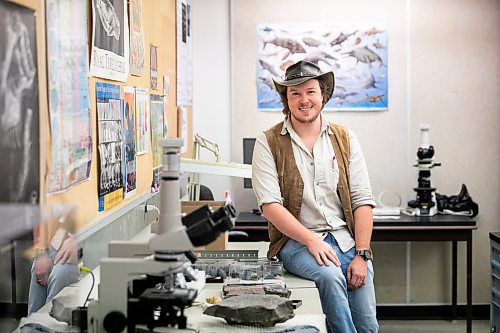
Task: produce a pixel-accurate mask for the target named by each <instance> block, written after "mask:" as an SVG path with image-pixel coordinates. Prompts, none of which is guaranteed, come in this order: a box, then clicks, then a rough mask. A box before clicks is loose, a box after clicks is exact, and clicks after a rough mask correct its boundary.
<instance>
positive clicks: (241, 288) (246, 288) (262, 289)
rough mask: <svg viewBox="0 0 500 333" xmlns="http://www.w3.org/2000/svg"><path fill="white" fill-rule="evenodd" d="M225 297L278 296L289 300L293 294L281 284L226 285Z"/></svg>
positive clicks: (223, 288) (223, 289)
mask: <svg viewBox="0 0 500 333" xmlns="http://www.w3.org/2000/svg"><path fill="white" fill-rule="evenodd" d="M222 294H223V295H224V297H232V296H238V295H247V294H257V295H265V294H270V295H278V296H281V297H286V298H289V297H290V295H291V294H292V292H291V291H290V290H288V288H286V287H283V286H282V285H280V284H261V283H259V284H226V285H225V286H224V287H222Z"/></svg>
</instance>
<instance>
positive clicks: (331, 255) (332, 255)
mask: <svg viewBox="0 0 500 333" xmlns="http://www.w3.org/2000/svg"><path fill="white" fill-rule="evenodd" d="M328 259H330V261H331V262H333V264H334V265H335V266H337V267H340V260H339V257H337V254H336V253H335V252H333V253H332V252H328Z"/></svg>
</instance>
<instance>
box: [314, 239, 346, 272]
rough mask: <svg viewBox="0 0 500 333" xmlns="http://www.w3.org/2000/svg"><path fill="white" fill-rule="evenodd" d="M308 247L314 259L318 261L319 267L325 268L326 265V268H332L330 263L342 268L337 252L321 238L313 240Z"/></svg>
mask: <svg viewBox="0 0 500 333" xmlns="http://www.w3.org/2000/svg"><path fill="white" fill-rule="evenodd" d="M306 246H307V249H308V250H309V252H310V253H311V254H312V255H313V257H314V259H316V262H317V263H318V265H320V266H323V264H325V265H326V266H330V262H332V263H333V264H334V265H335V266H337V267H339V266H340V260H339V258H338V257H337V253H335V250H334V249H332V247H331V246H330V245H328V244H327V243H325V242H323V240H321V239H320V238H318V237H314V238H312V239H311V241H310V242H309V243H308V244H307V245H306Z"/></svg>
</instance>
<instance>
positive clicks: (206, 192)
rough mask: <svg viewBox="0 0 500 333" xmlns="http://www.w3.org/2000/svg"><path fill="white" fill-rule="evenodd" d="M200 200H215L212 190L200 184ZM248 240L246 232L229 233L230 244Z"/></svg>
mask: <svg viewBox="0 0 500 333" xmlns="http://www.w3.org/2000/svg"><path fill="white" fill-rule="evenodd" d="M200 200H211V201H213V200H214V194H213V193H212V190H211V189H210V188H208V187H207V186H205V185H201V184H200ZM247 239H248V234H247V233H246V232H244V231H229V235H228V240H229V241H230V242H244V241H246V240H247Z"/></svg>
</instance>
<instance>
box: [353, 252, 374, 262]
mask: <svg viewBox="0 0 500 333" xmlns="http://www.w3.org/2000/svg"><path fill="white" fill-rule="evenodd" d="M356 255H357V256H360V257H362V258H363V259H365V261H368V260H372V251H370V250H356Z"/></svg>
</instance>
